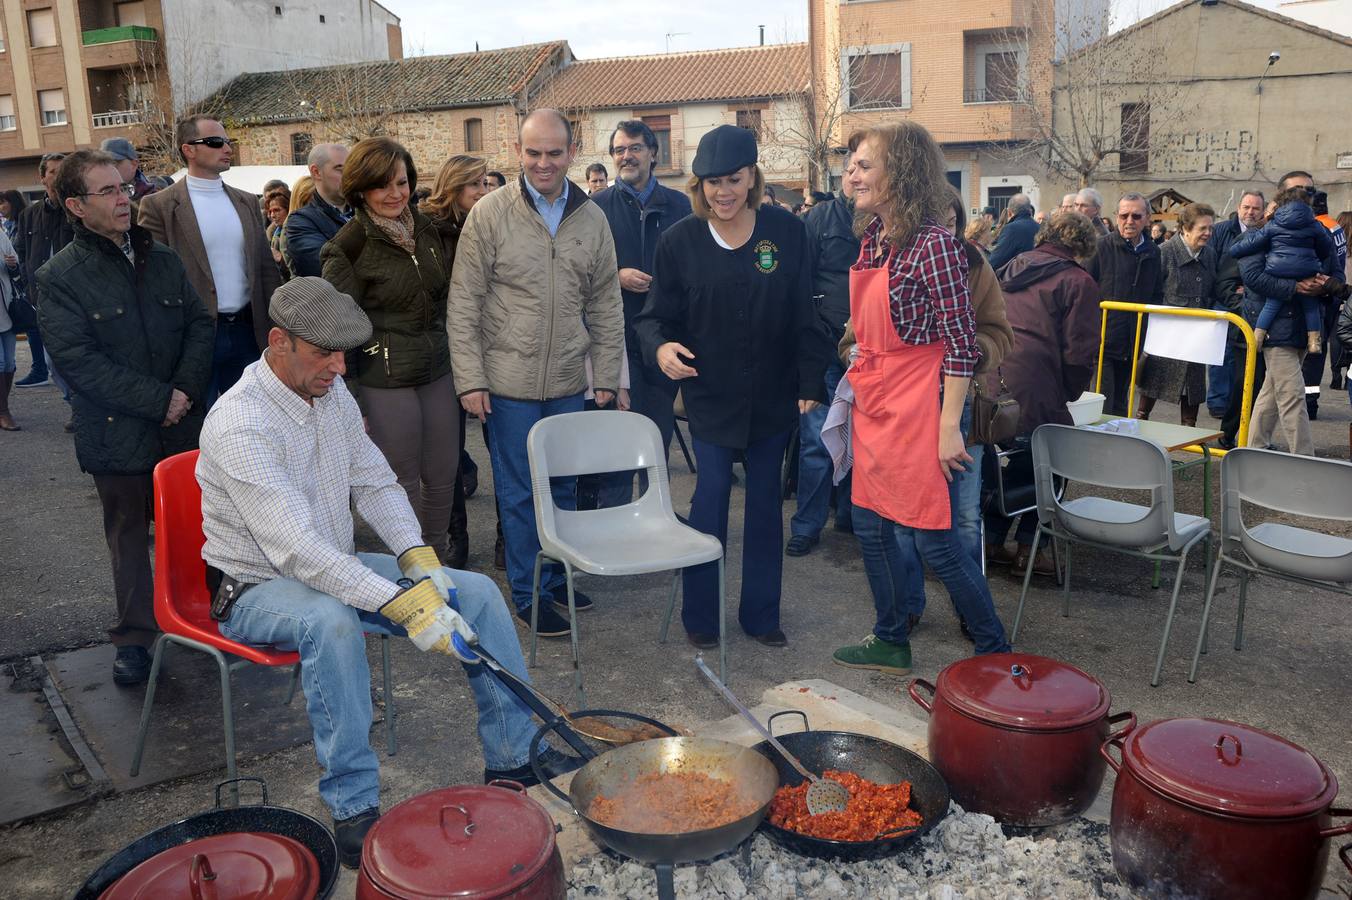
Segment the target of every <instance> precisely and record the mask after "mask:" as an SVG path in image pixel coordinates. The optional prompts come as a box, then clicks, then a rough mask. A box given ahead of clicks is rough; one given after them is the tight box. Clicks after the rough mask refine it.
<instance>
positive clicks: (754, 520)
mask: <svg viewBox="0 0 1352 900" xmlns="http://www.w3.org/2000/svg"><path fill="white" fill-rule="evenodd" d="M789 434H790V432H787V431H782V432H780V433H779V434H772V435H770V436H769V437H766V438H761V439H760V440H759V441H756V442H754V443H753V444H751V445H750V446H749V447H747V448H746V449H745V450H742V451H737V450H734V449H732V448H730V447H720V446H718V445H717V444H709V443H705V442H704V441H701V440H700V439H699V438H693V439H692V440H691V444H692V445H693V449H694V451H695V464H696V466H698V468H699V474H698V475H697V476H696V477H695V499H694V500H693V501H692V502H691V504H690V526H691V527H692V528H696V529H698V530H699V531H702V532H704V533H705V534H710V535H713V536H714V537H716V538H718V540H719V543H721V544H722V545H723V547H724V548H725V552H726V548H727V546H728V504H729V502H730V501H731V495H732V464H733V461H734V460H735V459H736V458H737V454H738V453H739V452H740V453H741V454H742V457H743V460H744V463H745V465H746V516H745V518H744V520H743V523H742V597H741V602H740V603H739V605H738V608H737V619H738V621H739V622H740V623H741V625H742V630H743V631H745V632H746V633H747V634H750V635H761V634H768V633H769V632H771V631H774V630H775V629H776V628H778V627H779V599H780V588H781V585H782V582H783V577H782V576H783V570H784V515H783V510H784V499H783V495H782V493H781V492H780V480H779V479H780V471H781V466H782V465H783V462H784V449H785V448H786V447H787V446H788V444H789ZM725 566H726V563H725ZM725 572H726V569H725ZM683 580H684V583H685V584H684V588H685V593H684V601H683V602H682V604H681V622H682V623H683V624H684V625H685V630H686V631H688V632H693V633H699V634H718V563H716V562H712V563H705V564H704V565H700V566H691V567H690V568H689V569H686V570H685V575H684V576H683Z"/></svg>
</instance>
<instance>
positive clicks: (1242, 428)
mask: <svg viewBox="0 0 1352 900" xmlns="http://www.w3.org/2000/svg"><path fill="white" fill-rule="evenodd" d="M1099 307H1100V308H1101V309H1102V310H1103V324H1102V327H1101V329H1100V332H1099V358H1098V374H1097V375H1096V377H1095V379H1094V390H1095V391H1098V392H1099V393H1102V392H1103V391H1102V390H1101V389H1102V387H1103V354H1104V348H1105V346H1106V344H1107V340H1108V312H1109V311H1110V310H1111V311H1114V312H1134V313H1136V337H1135V340H1134V342H1133V344H1132V352H1131V381H1130V383H1129V384H1128V386H1127V415H1128V416H1132V415H1133V410H1134V406H1135V403H1134V402H1133V401H1134V400H1135V397H1136V370H1137V367H1138V366H1139V365H1140V360H1141V330H1142V328H1143V327H1144V324H1145V316H1147V315H1156V316H1184V317H1188V318H1193V319H1220V320H1223V321H1226V322H1229V323H1230V324H1231V325H1234V326H1235V327H1236V328H1238V329H1239V331H1240V334H1242V335H1244V393H1243V396H1242V404H1241V406H1240V410H1239V434H1238V435H1236V437H1235V446H1236V447H1243V446H1245V445H1246V444H1247V443H1248V439H1249V414H1250V413H1251V412H1252V408H1253V371H1254V366H1255V365H1256V363H1257V360H1258V348H1257V347H1256V346H1255V345H1254V341H1253V329H1252V328H1251V327H1249V323H1248V322H1246V321H1244V318H1243V317H1242V316H1238V315H1236V314H1234V313H1230V312H1221V311H1220V310H1216V309H1192V308H1190V307H1186V306H1153V305H1151V304H1148V303H1125V302H1123V301H1120V300H1103V301H1101V302H1100V303H1099ZM1183 449H1184V450H1188V451H1191V452H1193V453H1201V452H1202V448H1201V447H1200V446H1198V445H1196V444H1193V445H1192V446H1189V447H1184V448H1183ZM1211 452H1212V453H1214V454H1223V453H1224V452H1225V451H1224V450H1212V451H1211Z"/></svg>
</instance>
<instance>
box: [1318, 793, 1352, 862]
mask: <svg viewBox="0 0 1352 900" xmlns="http://www.w3.org/2000/svg"><path fill="white" fill-rule="evenodd" d="M1329 815H1330V816H1333V817H1334V818H1338V819H1344V818H1347V817H1348V816H1352V809H1339V808H1338V807H1336V806H1330V807H1329ZM1340 834H1352V822H1348V823H1347V824H1346V825H1335V826H1334V827H1332V828H1325V829H1324V830H1322V831H1320V832H1319V839H1320V840H1321V841H1322V840H1324V839H1325V838H1331V837H1337V836H1338V835H1340ZM1349 849H1352V844H1348V845H1347V846H1346V847H1344V848H1343V849H1342V850H1340V851H1339V855H1340V856H1342V857H1343V862H1345V863H1347V867H1348V868H1349V869H1352V860H1349V859H1348V858H1347V856H1346V854H1347V852H1348V850H1349Z"/></svg>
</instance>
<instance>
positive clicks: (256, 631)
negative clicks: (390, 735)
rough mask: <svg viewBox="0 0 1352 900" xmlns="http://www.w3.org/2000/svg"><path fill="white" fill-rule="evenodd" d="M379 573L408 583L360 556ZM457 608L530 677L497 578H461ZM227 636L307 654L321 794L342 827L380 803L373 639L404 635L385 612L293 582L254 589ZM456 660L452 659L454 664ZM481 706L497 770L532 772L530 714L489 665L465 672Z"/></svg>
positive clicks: (376, 559)
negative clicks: (369, 649)
mask: <svg viewBox="0 0 1352 900" xmlns="http://www.w3.org/2000/svg"><path fill="white" fill-rule="evenodd" d="M357 556H358V558H360V559H361V561H362V562H363V563H365V564H366V565H367V566H369V567H370V568H371V569H372V570H373V571H375V572H376V573H378V574H380V575H382V576H384V577H385V578H388V579H390V580H391V581H394V580H396V579H398V578H401V577H402V575H401V573H400V571H399V563H398V562H397V561H396V560H395V558H394V557H393V556H388V555H386V554H383V553H358V554H357ZM452 577H453V578H454V579H455V584H456V587H457V589H458V591H457V593H458V597H457V605H458V606H459V608H460V612H461V614H462V615H463V616H464V617H465V621H467V622H469V623H470V624H471V625H473V626H474V628H475V629H477V630H478V632H479V641H480V643H481V644H483V646H484V648H485V649H487V650H488V652H490V653H492V654H493V656H494V657H496V658H497V660H498V661H499V662H500V663H502V665H503V667H504V668H506V669H508V670H509V671H511V672H512V674H514V675H516V676H517V677H518V678H520V679H522V680H526V679H527V675H526V661H525V660H524V659H523V658H522V656H521V645H520V644H519V643H518V641H517V638H516V629H515V628H514V627H513V626H512V620H511V617H510V616H508V615H507V609H506V607H505V606H503V604H502V595H501V594H500V593H499V592H498V589H497V586H496V585H494V584H493V581H492V579H490V578H488V577H487V576H484V575H479V574H476V573H473V572H460V571H453V572H452ZM219 627H220V632H221V634H223V635H225V636H226V637H228V638H230V639H231V640H234V641H239V642H241V643H245V644H255V645H262V644H272V645H273V646H275V647H276V648H277V649H279V650H298V651H300V674H301V684H302V685H303V686H304V688H305V711H306V713H307V714H308V715H309V717H310V727H311V728H313V729H314V739H315V755H316V756H317V757H318V758H319V764H320V765H321V766H323V767H324V774H323V776H322V777H321V778H320V780H319V794H320V796H321V797H322V798H323V799H324V802H325V803H326V804H327V805H328V807H329V810H330V811H331V812H332V813H333V817H334V818H335V819H347V818H350V817H352V816H354V815H356V814H357V813H359V812H362V811H363V810H367V809H372V808H374V807H378V806H379V805H380V778H379V767H378V764H377V762H376V754H375V752H374V751H373V750H372V749H371V735H370V732H371V672H370V668H369V667H368V665H367V662H366V639H365V637H364V636H363V632H369V633H371V634H392V635H400V636H402V635H403V634H404V629H403V628H401V627H400V626H398V625H395V624H394V623H393V622H391V621H390V620H389V619H387V618H385V617H384V616H382V615H380V614H379V613H374V612H366V611H365V610H358V609H355V608H354V607H351V606H347V605H346V604H344V603H342V602H341V601H340V600H337V599H335V598H334V597H330V596H329V595H328V594H322V593H320V592H319V591H316V590H314V589H312V588H309V587H306V586H305V585H303V584H301V583H300V582H299V581H294V580H292V579H290V578H277V579H274V580H272V581H266V582H264V583H263V584H260V585H258V586H257V587H254V588H250V589H249V590H248V591H247V592H246V593H245V594H244V596H243V597H241V598H240V599H239V602H238V603H236V604H235V608H234V610H233V611H232V612H231V614H230V619H229V621H226V622H222V623H220V626H219ZM452 659H453V658H452V657H449V656H448V657H446V661H447V663H450V662H451V660H452ZM464 669H465V672H466V673H467V674H468V675H469V685H470V691H471V693H473V694H474V703H475V705H476V706H477V707H478V708H479V741H480V743H481V744H482V745H483V753H484V763H485V765H487V767H488V768H490V769H513V768H516V767H517V766H521V765H525V764H526V762H527V761H528V758H529V749H530V740H531V738H532V737H533V736H534V735H535V731H536V729H535V726H534V724H533V723H532V722H531V715H530V711H529V710H528V709H527V708H526V706H525V705H524V704H523V703H522V702H521V701H520V700H519V699H517V697H516V696H515V695H514V694H512V693H511V692H509V691H508V690H507V689H506V688H504V687H503V686H502V685H501V684H500V683H498V681H497V679H496V677H495V676H494V675H493V674H492V673H490V672H487V671H485V670H484V667H482V666H464Z"/></svg>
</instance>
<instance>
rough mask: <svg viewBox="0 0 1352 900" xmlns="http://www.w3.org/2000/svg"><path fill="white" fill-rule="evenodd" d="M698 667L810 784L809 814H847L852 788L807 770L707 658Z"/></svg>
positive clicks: (699, 659) (698, 663) (697, 657)
mask: <svg viewBox="0 0 1352 900" xmlns="http://www.w3.org/2000/svg"><path fill="white" fill-rule="evenodd" d="M695 665H697V666H699V670H700V671H701V672H703V673H704V677H705V678H708V679H709V680H710V681H711V682H713V685H714V687H716V688H718V690H719V692H720V693H721V694H722V695H723V697H724V699H726V700H727V701H728V702H729V703H731V704H732V705H733V707H734V708H735V709H736V710H737V711H738V712H739V713H741V714H742V718H744V719H746V720H747V721H748V722H750V723H751V724H752V725H753V726H754V727H755V729H756V730H757V731H758V732H760V734H761V736H762V737H764V738H765V739H766V740H767V741H769V742H770V746H771V747H774V748H775V750H777V751H779V755H780V756H782V757H784V758H785V759H786V760H788V761H789V765H791V766H793V767H794V768H795V769H797V770H798V774H800V775H802V776H803V777H804V778H806V779H807V780H808V782H809V785H808V789H807V811H808V812H810V813H812V815H814V816H819V815H821V814H822V813H828V812H844V811H845V807H847V806H849V804H850V791H849V788H847V787H845V785H843V784H841V783H840V782H838V781H832V780H831V779H829V778H819V777H818V776H816V775H813V774H812V773H811V772H809V771H808V770H807V769H806V768H804V767H803V764H802V763H800V762H799V761H798V757H796V756H794V755H793V754H792V753H790V752H789V751H788V750H786V749H784V745H783V744H781V743H780V742H779V741H778V740H776V739H775V736H774V735H773V734H771V733H770V729H768V728H766V727H765V726H764V725H762V724H761V723H760V722H759V721H758V720H757V719H756V717H755V716H753V715H751V710H749V709H747V708H746V707H745V706H743V705H742V702H741V701H740V700H738V699H737V695H736V694H734V693H733V692H732V691H730V690H728V686H727V685H726V684H724V683H723V682H721V681H719V680H718V677H717V676H716V675H714V673H713V672H711V671H710V670H709V667H708V666H706V665H705V664H704V656H703V655H700V656H696V657H695Z"/></svg>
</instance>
